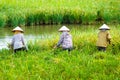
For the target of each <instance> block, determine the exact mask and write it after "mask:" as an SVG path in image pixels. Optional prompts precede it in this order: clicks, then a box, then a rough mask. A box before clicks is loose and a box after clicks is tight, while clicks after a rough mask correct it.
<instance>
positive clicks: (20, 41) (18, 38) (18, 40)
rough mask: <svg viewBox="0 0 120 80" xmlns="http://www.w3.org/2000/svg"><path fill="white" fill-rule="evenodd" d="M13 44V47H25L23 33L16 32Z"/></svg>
mask: <svg viewBox="0 0 120 80" xmlns="http://www.w3.org/2000/svg"><path fill="white" fill-rule="evenodd" d="M12 46H13V49H19V48H22V47H25V46H26V45H25V41H24V36H23V34H22V33H19V34H15V35H14V36H13V38H12Z"/></svg>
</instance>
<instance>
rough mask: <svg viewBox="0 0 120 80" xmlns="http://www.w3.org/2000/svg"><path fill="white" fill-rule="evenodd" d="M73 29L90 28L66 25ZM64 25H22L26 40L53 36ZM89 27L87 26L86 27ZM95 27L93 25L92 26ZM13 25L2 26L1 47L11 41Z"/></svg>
mask: <svg viewBox="0 0 120 80" xmlns="http://www.w3.org/2000/svg"><path fill="white" fill-rule="evenodd" d="M66 26H67V27H68V28H69V29H70V30H71V31H72V30H73V29H74V30H76V31H81V32H82V31H85V30H87V29H89V28H88V27H91V26H85V25H82V26H81V25H66ZM60 27H62V25H45V26H43V25H41V26H27V27H22V29H23V30H24V37H25V40H26V41H34V40H37V39H47V38H51V37H52V34H53V33H58V29H59V28H60ZM86 27H87V28H86ZM92 27H93V26H92ZM12 29H13V27H5V28H0V49H3V48H6V49H8V47H7V44H8V43H10V42H11V39H12V36H13V33H12V32H11V31H12Z"/></svg>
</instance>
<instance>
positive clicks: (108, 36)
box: [107, 32, 111, 44]
mask: <svg viewBox="0 0 120 80" xmlns="http://www.w3.org/2000/svg"><path fill="white" fill-rule="evenodd" d="M107 40H108V42H109V44H110V43H111V35H110V33H109V32H108V35H107Z"/></svg>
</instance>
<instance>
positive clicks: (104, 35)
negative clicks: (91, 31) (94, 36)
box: [96, 24, 111, 51]
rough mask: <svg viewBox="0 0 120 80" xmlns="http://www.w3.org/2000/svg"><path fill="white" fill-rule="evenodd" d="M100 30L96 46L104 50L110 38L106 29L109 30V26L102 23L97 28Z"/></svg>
mask: <svg viewBox="0 0 120 80" xmlns="http://www.w3.org/2000/svg"><path fill="white" fill-rule="evenodd" d="M99 30H100V32H99V33H98V40H97V44H96V46H97V48H98V50H99V51H106V47H107V45H108V44H110V42H111V41H110V40H111V36H110V34H109V32H108V30H110V28H109V27H108V26H107V25H106V24H103V25H102V26H101V27H100V28H99Z"/></svg>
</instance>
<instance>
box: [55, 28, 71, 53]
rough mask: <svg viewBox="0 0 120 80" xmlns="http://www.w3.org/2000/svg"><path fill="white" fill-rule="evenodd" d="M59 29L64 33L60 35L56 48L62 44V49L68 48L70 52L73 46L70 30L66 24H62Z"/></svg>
mask: <svg viewBox="0 0 120 80" xmlns="http://www.w3.org/2000/svg"><path fill="white" fill-rule="evenodd" d="M59 31H60V32H62V34H61V36H60V40H59V42H58V43H57V45H56V46H55V47H54V48H57V47H59V46H60V45H62V49H63V50H68V53H70V51H71V49H72V47H73V43H72V36H71V35H70V34H69V31H70V30H69V29H68V28H67V27H66V26H62V27H61V28H60V29H59Z"/></svg>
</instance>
